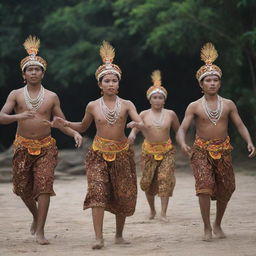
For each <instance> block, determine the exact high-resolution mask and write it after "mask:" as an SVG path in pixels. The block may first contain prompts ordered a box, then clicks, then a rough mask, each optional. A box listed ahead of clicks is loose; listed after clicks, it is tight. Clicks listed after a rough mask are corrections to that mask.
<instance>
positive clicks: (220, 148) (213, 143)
mask: <svg viewBox="0 0 256 256" xmlns="http://www.w3.org/2000/svg"><path fill="white" fill-rule="evenodd" d="M194 146H196V147H199V148H201V149H204V150H207V151H208V152H209V155H210V156H211V158H213V159H220V158H221V157H222V154H223V152H224V151H226V150H230V151H231V150H232V149H233V147H232V146H231V144H230V138H229V136H227V138H226V139H225V140H219V139H214V140H204V139H201V138H200V137H198V136H196V139H195V142H194Z"/></svg>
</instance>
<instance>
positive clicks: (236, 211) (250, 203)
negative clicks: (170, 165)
mask: <svg viewBox="0 0 256 256" xmlns="http://www.w3.org/2000/svg"><path fill="white" fill-rule="evenodd" d="M176 178H177V184H176V188H175V190H174V196H173V198H171V200H170V204H169V208H168V217H169V220H170V221H169V223H163V222H161V221H160V220H159V219H158V218H156V219H155V220H151V221H150V220H147V215H148V212H149V209H148V205H147V203H146V199H145V196H144V193H143V192H142V191H141V190H140V189H139V194H138V202H137V208H136V212H135V214H134V215H133V216H132V217H129V218H127V223H126V226H125V232H124V237H125V238H126V239H127V240H129V241H131V244H130V245H115V244H114V243H113V238H114V234H115V220H114V216H113V215H112V214H110V213H107V212H106V214H105V220H104V237H105V248H104V249H103V250H101V251H93V250H91V243H92V242H93V240H94V232H93V226H92V221H91V211H90V210H86V211H82V203H83V199H84V195H85V192H86V188H87V187H86V180H85V177H84V176H72V177H65V179H58V180H56V182H55V192H56V194H57V196H56V197H53V198H52V200H51V206H50V210H49V215H48V220H47V224H46V237H47V238H48V239H49V240H50V242H51V244H50V245H44V246H41V245H38V244H37V243H36V242H35V241H34V237H33V236H31V235H30V233H29V227H30V223H31V216H30V214H29V213H28V211H27V210H26V208H25V207H24V205H23V203H22V202H21V200H20V199H19V197H17V196H15V195H14V194H13V193H12V185H11V183H3V184H0V207H1V211H0V255H1V256H11V255H15V256H18V255H24V256H25V255H29V256H39V255H44V256H72V255H133V256H135V255H168V256H186V255H189V256H201V255H202V256H204V255H207V256H212V255H214V256H216V255H218V256H231V255H232V256H255V255H256V221H255V217H256V176H255V175H248V174H247V173H244V172H238V173H236V181H237V189H236V191H235V193H234V195H233V197H232V199H231V201H230V203H229V205H228V209H227V211H226V215H225V217H224V220H223V229H224V231H225V232H226V234H227V235H228V238H227V239H213V241H212V242H203V241H201V235H202V231H203V226H202V223H201V218H200V212H199V207H198V202H197V197H196V196H195V195H194V178H193V177H192V175H191V173H190V171H189V167H187V168H184V169H183V170H180V169H178V170H177V172H176ZM156 205H157V209H159V207H160V204H159V198H157V199H156ZM158 212H159V211H158ZM214 213H215V203H212V209H211V218H212V220H213V219H214Z"/></svg>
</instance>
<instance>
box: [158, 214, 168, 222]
mask: <svg viewBox="0 0 256 256" xmlns="http://www.w3.org/2000/svg"><path fill="white" fill-rule="evenodd" d="M160 220H161V221H163V222H169V220H168V218H167V217H166V216H162V215H161V216H160Z"/></svg>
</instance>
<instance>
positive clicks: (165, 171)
mask: <svg viewBox="0 0 256 256" xmlns="http://www.w3.org/2000/svg"><path fill="white" fill-rule="evenodd" d="M152 80H153V83H154V85H153V86H151V87H150V88H149V89H148V91H147V98H148V100H149V102H150V104H151V108H150V109H148V110H144V111H142V112H141V113H140V116H141V118H142V120H143V122H144V128H143V129H142V133H143V135H144V137H145V140H144V142H143V144H142V155H141V170H142V178H141V181H140V186H141V189H142V190H143V191H145V193H146V197H147V200H148V203H149V207H150V215H149V219H154V218H155V215H156V209H155V195H156V194H158V196H159V197H160V198H161V206H162V207H161V208H162V209H161V215H160V219H161V220H162V221H168V219H167V217H166V211H167V207H168V202H169V197H170V196H172V193H173V189H174V186H175V181H176V180H175V176H174V168H175V159H174V154H175V152H174V147H173V145H172V141H171V139H170V130H171V129H173V130H174V131H175V132H177V130H178V128H179V126H180V123H179V120H178V117H177V115H176V114H175V112H174V111H172V110H168V109H165V108H164V104H165V100H166V97H167V91H166V89H165V88H164V87H163V86H161V74H160V71H159V70H156V71H154V72H153V73H152ZM138 132H139V130H138V129H137V128H133V129H132V131H131V133H130V135H129V137H128V139H129V140H130V141H131V143H133V142H134V140H135V138H136V134H137V133H138Z"/></svg>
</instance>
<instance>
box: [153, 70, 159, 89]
mask: <svg viewBox="0 0 256 256" xmlns="http://www.w3.org/2000/svg"><path fill="white" fill-rule="evenodd" d="M151 78H152V81H153V84H154V85H155V86H161V72H160V70H155V71H153V72H152V75H151Z"/></svg>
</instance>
